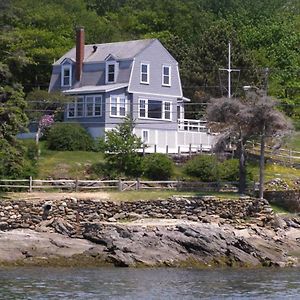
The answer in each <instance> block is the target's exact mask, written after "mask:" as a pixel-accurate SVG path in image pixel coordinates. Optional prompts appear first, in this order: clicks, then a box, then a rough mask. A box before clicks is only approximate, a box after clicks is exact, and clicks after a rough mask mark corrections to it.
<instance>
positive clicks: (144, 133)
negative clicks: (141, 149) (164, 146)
mask: <svg viewBox="0 0 300 300" xmlns="http://www.w3.org/2000/svg"><path fill="white" fill-rule="evenodd" d="M142 142H143V143H148V142H149V130H142Z"/></svg>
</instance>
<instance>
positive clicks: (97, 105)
mask: <svg viewBox="0 0 300 300" xmlns="http://www.w3.org/2000/svg"><path fill="white" fill-rule="evenodd" d="M67 116H68V118H84V117H100V116H102V96H101V95H98V96H86V97H85V98H84V97H78V98H77V99H76V100H74V102H72V103H68V107H67Z"/></svg>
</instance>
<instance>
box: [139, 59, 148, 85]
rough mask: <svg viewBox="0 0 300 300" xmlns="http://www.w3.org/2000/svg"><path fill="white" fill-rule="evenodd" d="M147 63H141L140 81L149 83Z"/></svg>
mask: <svg viewBox="0 0 300 300" xmlns="http://www.w3.org/2000/svg"><path fill="white" fill-rule="evenodd" d="M149 68H150V65H149V64H145V63H141V83H145V84H149Z"/></svg>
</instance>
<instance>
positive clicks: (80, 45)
mask: <svg viewBox="0 0 300 300" xmlns="http://www.w3.org/2000/svg"><path fill="white" fill-rule="evenodd" d="M83 58H84V28H83V27H78V28H77V29H76V69H75V78H76V80H77V81H79V80H80V78H81V73H82V63H83Z"/></svg>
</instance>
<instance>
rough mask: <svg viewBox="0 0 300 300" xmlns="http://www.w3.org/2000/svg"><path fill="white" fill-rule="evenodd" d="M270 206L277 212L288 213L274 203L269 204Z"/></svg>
mask: <svg viewBox="0 0 300 300" xmlns="http://www.w3.org/2000/svg"><path fill="white" fill-rule="evenodd" d="M271 207H272V209H273V211H274V212H275V213H277V214H289V213H290V212H289V211H287V210H286V209H284V208H283V207H281V206H278V205H275V204H271Z"/></svg>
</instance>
